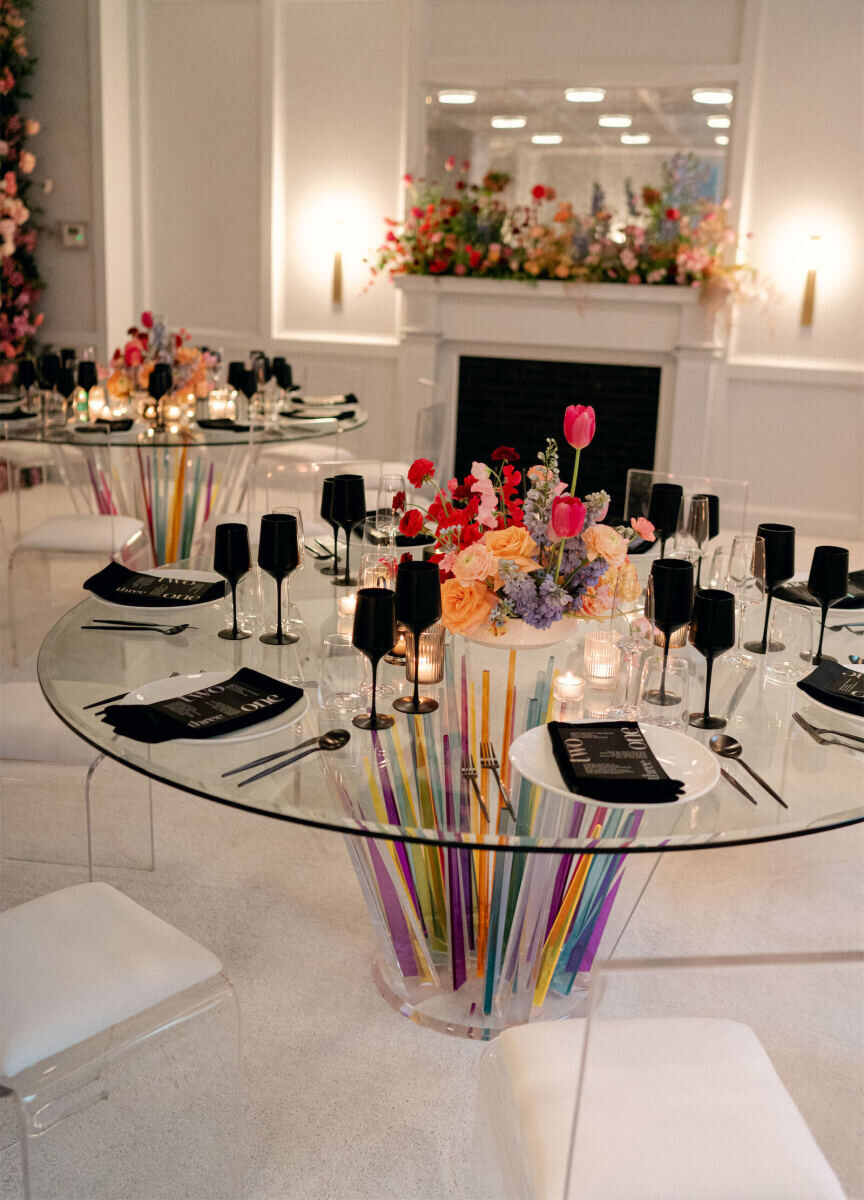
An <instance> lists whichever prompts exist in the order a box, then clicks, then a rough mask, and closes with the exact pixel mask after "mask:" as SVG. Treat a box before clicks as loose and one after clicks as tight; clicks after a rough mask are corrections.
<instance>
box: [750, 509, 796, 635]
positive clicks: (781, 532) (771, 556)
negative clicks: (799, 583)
mask: <svg viewBox="0 0 864 1200" xmlns="http://www.w3.org/2000/svg"><path fill="white" fill-rule="evenodd" d="M756 536H757V537H761V538H762V540H763V541H764V543H765V590H766V592H767V595H768V602H767V604H766V605H765V624H764V626H763V627H762V639H761V641H758V642H747V643H746V644H745V646H744V649H745V650H750V651H752V653H753V654H766V653H767V652H768V650H769V649H770V650H782V649H783V647H782V646H780V645H778V644H777V643H775V644H774V645H773V646H770V647H769V645H768V621H769V619H770V616H771V601H772V600H773V599H774V590H775V588H778V587H779V586H780V584H781V583H786V582H787V580H789V579H791V578H792V576H793V575H794V574H795V529H794V527H793V526H792V525H775V524H773V523H772V522H768V523H765V524H762V525H760V526H759V527H758V529H757V530H756Z"/></svg>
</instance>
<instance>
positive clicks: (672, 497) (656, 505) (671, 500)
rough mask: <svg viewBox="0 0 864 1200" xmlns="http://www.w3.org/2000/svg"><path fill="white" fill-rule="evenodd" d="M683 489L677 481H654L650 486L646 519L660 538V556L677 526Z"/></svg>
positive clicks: (663, 555)
mask: <svg viewBox="0 0 864 1200" xmlns="http://www.w3.org/2000/svg"><path fill="white" fill-rule="evenodd" d="M683 500H684V489H683V488H682V487H681V485H680V484H678V483H655V484H653V485H652V487H651V500H650V502H649V504H648V520H649V521H650V522H651V524H652V525H653V526H654V531H655V533H656V535H657V537H659V538H660V558H664V557H665V554H666V542H667V540H668V539H669V538H670V537H672V535H673V534H674V532H675V530H676V529H677V528H678V518H679V517H680V515H681V504H682V502H683Z"/></svg>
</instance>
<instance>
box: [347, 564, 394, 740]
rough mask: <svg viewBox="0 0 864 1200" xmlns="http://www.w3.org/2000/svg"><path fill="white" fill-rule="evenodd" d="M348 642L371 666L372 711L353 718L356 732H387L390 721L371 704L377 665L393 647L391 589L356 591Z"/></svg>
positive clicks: (391, 718) (391, 721) (389, 717)
mask: <svg viewBox="0 0 864 1200" xmlns="http://www.w3.org/2000/svg"><path fill="white" fill-rule="evenodd" d="M351 641H352V642H353V643H354V645H355V646H356V647H357V649H358V650H360V651H362V653H363V654H365V655H366V657H367V658H368V659H369V662H370V663H371V664H372V707H371V709H370V712H369V714H368V716H367V715H366V714H365V713H364V714H362V715H359V716H356V717H354V724H355V725H356V726H357V728H358V729H388V728H389V727H390V726H391V725H392V724H393V723H394V722H393V717H391V716H389V714H388V715H386V716H381V715H380V714H379V713H378V710H377V707H376V703H375V688H376V684H377V678H378V663H379V662H380V661H381V659H382V658H383V657H384V655H385V654H389V653H390V651H391V650H392V649H393V646H394V645H395V643H396V596H395V593H394V592H393V590H392V589H391V588H386V587H372V588H360V589H359V590H358V592H357V607H356V609H355V610H354V628H353V630H352V634H351Z"/></svg>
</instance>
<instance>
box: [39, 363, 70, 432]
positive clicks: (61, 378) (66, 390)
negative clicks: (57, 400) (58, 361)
mask: <svg viewBox="0 0 864 1200" xmlns="http://www.w3.org/2000/svg"><path fill="white" fill-rule="evenodd" d="M51 391H52V392H57V393H58V394H59V395H61V396H62V397H63V399H64V400H65V401H66V403H65V404H64V405H63V420H64V421H65V420H67V419H68V418H69V417H70V416H71V413H70V412H68V411H67V406H68V404H69V397H70V396H71V395H72V393H73V392H74V391H75V375H74V374H73V371H72V368H71V367H61V368H60V370H59V371H58V372H57V382H56V383H55V384H54V385H53V387H52V389H51ZM52 407H53V406H52V404H51V397H50V396H46V397H45V410H46V413H50V412H51V409H52ZM46 420H48V421H50V420H51V417H50V416H47V417H46Z"/></svg>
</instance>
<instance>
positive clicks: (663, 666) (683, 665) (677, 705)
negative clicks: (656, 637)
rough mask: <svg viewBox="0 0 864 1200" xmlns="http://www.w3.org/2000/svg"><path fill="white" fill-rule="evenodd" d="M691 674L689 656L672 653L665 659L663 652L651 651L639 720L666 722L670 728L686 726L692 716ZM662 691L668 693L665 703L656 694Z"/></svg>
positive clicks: (641, 690)
mask: <svg viewBox="0 0 864 1200" xmlns="http://www.w3.org/2000/svg"><path fill="white" fill-rule="evenodd" d="M689 677H690V668H689V664H688V663H687V660H686V659H684V658H675V657H671V656H670V657H669V658H668V659H667V660H665V661H664V658H663V656H662V655H661V654H651V655H650V656H649V657H648V658H647V659H646V660H645V662H644V663H643V665H642V679H641V681H640V684H639V701H638V709H639V720H640V721H642V722H643V723H645V724H647V725H663V726H664V727H665V728H667V729H681V730H683V729H685V728H686V725H687V718H688V716H689V715H690V710H689V707H688V703H687V687H688V683H689ZM661 692H662V694H663V695H664V696H665V699H666V703H665V704H658V703H657V700H656V697H657V696H658V695H660V694H661ZM670 701H674V703H670Z"/></svg>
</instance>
